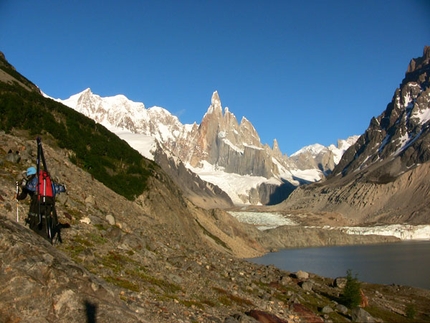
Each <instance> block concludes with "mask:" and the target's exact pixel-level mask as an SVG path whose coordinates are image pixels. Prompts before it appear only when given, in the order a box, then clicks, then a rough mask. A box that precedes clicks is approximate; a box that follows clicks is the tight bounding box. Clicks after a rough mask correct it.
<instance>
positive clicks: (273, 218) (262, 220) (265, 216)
mask: <svg viewBox="0 0 430 323" xmlns="http://www.w3.org/2000/svg"><path fill="white" fill-rule="evenodd" d="M228 213H229V214H230V215H232V216H233V217H235V218H236V219H237V220H238V221H239V222H242V223H248V224H252V225H255V226H256V227H257V228H258V229H259V230H261V231H264V230H269V229H274V228H276V227H279V226H281V225H297V223H296V222H294V221H293V220H291V219H288V218H286V217H284V216H283V215H282V214H279V213H270V212H228Z"/></svg>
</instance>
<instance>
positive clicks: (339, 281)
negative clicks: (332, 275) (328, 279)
mask: <svg viewBox="0 0 430 323" xmlns="http://www.w3.org/2000/svg"><path fill="white" fill-rule="evenodd" d="M346 281H347V280H346V278H345V277H337V278H336V279H335V280H334V281H333V286H334V287H338V288H342V289H343V288H345V286H346Z"/></svg>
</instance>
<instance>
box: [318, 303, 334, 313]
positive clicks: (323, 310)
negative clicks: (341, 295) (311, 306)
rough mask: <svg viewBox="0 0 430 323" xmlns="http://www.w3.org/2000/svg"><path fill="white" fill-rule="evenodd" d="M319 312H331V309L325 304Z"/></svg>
mask: <svg viewBox="0 0 430 323" xmlns="http://www.w3.org/2000/svg"><path fill="white" fill-rule="evenodd" d="M321 312H323V313H324V314H328V313H331V312H333V309H332V308H331V307H330V306H328V305H326V306H324V307H323V309H322V310H321Z"/></svg>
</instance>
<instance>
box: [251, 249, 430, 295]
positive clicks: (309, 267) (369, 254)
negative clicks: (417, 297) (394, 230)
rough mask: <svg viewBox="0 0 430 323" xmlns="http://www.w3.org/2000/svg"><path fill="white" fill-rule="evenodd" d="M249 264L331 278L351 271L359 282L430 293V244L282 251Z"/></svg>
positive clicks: (252, 260)
mask: <svg viewBox="0 0 430 323" xmlns="http://www.w3.org/2000/svg"><path fill="white" fill-rule="evenodd" d="M248 261H250V262H253V263H257V264H262V265H274V266H276V267H277V268H279V269H282V270H286V271H290V272H296V271H298V270H303V271H306V272H309V273H314V274H317V275H319V276H323V277H329V278H336V277H341V276H343V277H344V276H346V272H347V270H348V269H351V271H352V274H353V276H355V274H357V278H358V280H359V281H363V282H369V283H376V284H386V285H390V284H397V285H406V286H413V287H418V288H425V289H430V241H407V242H406V241H402V242H397V243H389V244H377V245H355V246H337V247H318V248H301V249H283V250H281V251H278V252H273V253H269V254H266V255H264V256H263V257H260V258H252V259H248Z"/></svg>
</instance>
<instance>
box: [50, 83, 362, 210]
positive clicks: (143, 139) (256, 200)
mask: <svg viewBox="0 0 430 323" xmlns="http://www.w3.org/2000/svg"><path fill="white" fill-rule="evenodd" d="M57 101H60V102H62V103H63V104H65V105H67V106H69V107H71V108H73V109H75V110H76V111H78V112H80V113H82V114H84V115H86V116H87V117H89V118H92V119H93V120H95V121H96V122H98V123H100V124H102V125H104V126H105V127H107V128H108V129H110V130H111V131H113V132H114V133H116V134H117V135H118V136H119V137H121V138H122V139H124V140H126V141H127V142H128V143H129V144H130V145H131V146H132V147H133V148H135V149H136V150H138V151H139V152H140V153H141V154H142V155H144V156H145V157H147V158H150V159H154V160H156V161H157V159H158V161H161V160H165V157H164V156H161V155H160V154H166V156H167V158H173V159H174V160H176V163H177V164H178V167H180V166H179V163H182V164H183V165H185V166H186V167H187V168H188V169H189V170H191V171H192V172H194V173H196V174H198V175H199V176H200V178H201V179H203V180H205V181H207V182H209V183H212V184H214V185H217V186H218V187H220V188H221V189H222V190H223V191H224V192H227V193H228V195H229V196H230V198H231V199H232V200H233V202H234V203H235V204H249V203H251V204H273V203H277V202H280V201H282V200H283V199H285V198H286V197H287V196H288V194H289V193H290V192H291V191H292V190H293V189H294V188H295V187H296V186H298V185H300V184H302V183H309V182H315V181H319V180H320V179H322V178H324V177H325V175H326V174H329V173H330V172H331V171H332V170H333V169H334V167H335V165H336V164H337V163H338V161H339V158H340V156H341V155H342V153H343V152H344V151H345V150H346V148H347V147H348V145H351V144H352V143H353V142H354V140H355V139H356V138H355V137H351V138H349V139H348V140H343V141H339V143H338V147H335V146H334V145H331V146H330V147H323V146H321V145H317V144H316V145H313V146H309V147H307V148H304V149H302V150H301V151H299V152H297V153H295V154H294V156H292V157H291V158H289V157H288V156H286V155H284V154H282V152H281V151H280V150H279V146H278V143H277V141H276V140H274V142H273V146H272V147H269V146H268V145H263V144H262V143H261V141H260V137H259V135H258V133H257V131H256V129H255V128H254V126H253V125H252V123H251V122H250V121H249V120H247V119H246V118H245V117H243V118H242V119H241V121H240V123H239V122H238V121H237V119H236V117H235V115H234V114H233V113H231V112H230V110H229V109H228V108H227V107H226V108H224V109H223V108H222V104H221V100H220V97H219V95H218V92H216V91H215V92H214V93H213V94H212V98H211V104H210V106H209V107H208V109H207V112H206V113H205V114H204V116H203V118H202V121H201V123H200V124H197V123H194V124H185V125H184V124H181V123H180V121H179V119H178V118H177V117H175V116H173V115H172V114H171V113H170V112H169V111H167V110H166V109H163V108H161V107H151V108H148V109H147V108H146V107H145V105H144V104H143V103H138V102H133V101H131V100H128V99H127V98H126V97H125V96H123V95H116V96H113V97H104V98H102V97H100V96H98V95H96V94H93V93H92V92H91V90H90V89H86V90H85V91H83V92H81V93H78V94H76V95H73V96H71V97H70V98H69V99H66V100H60V99H57ZM310 147H312V148H310ZM168 167H170V168H171V167H172V163H169V166H168Z"/></svg>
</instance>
